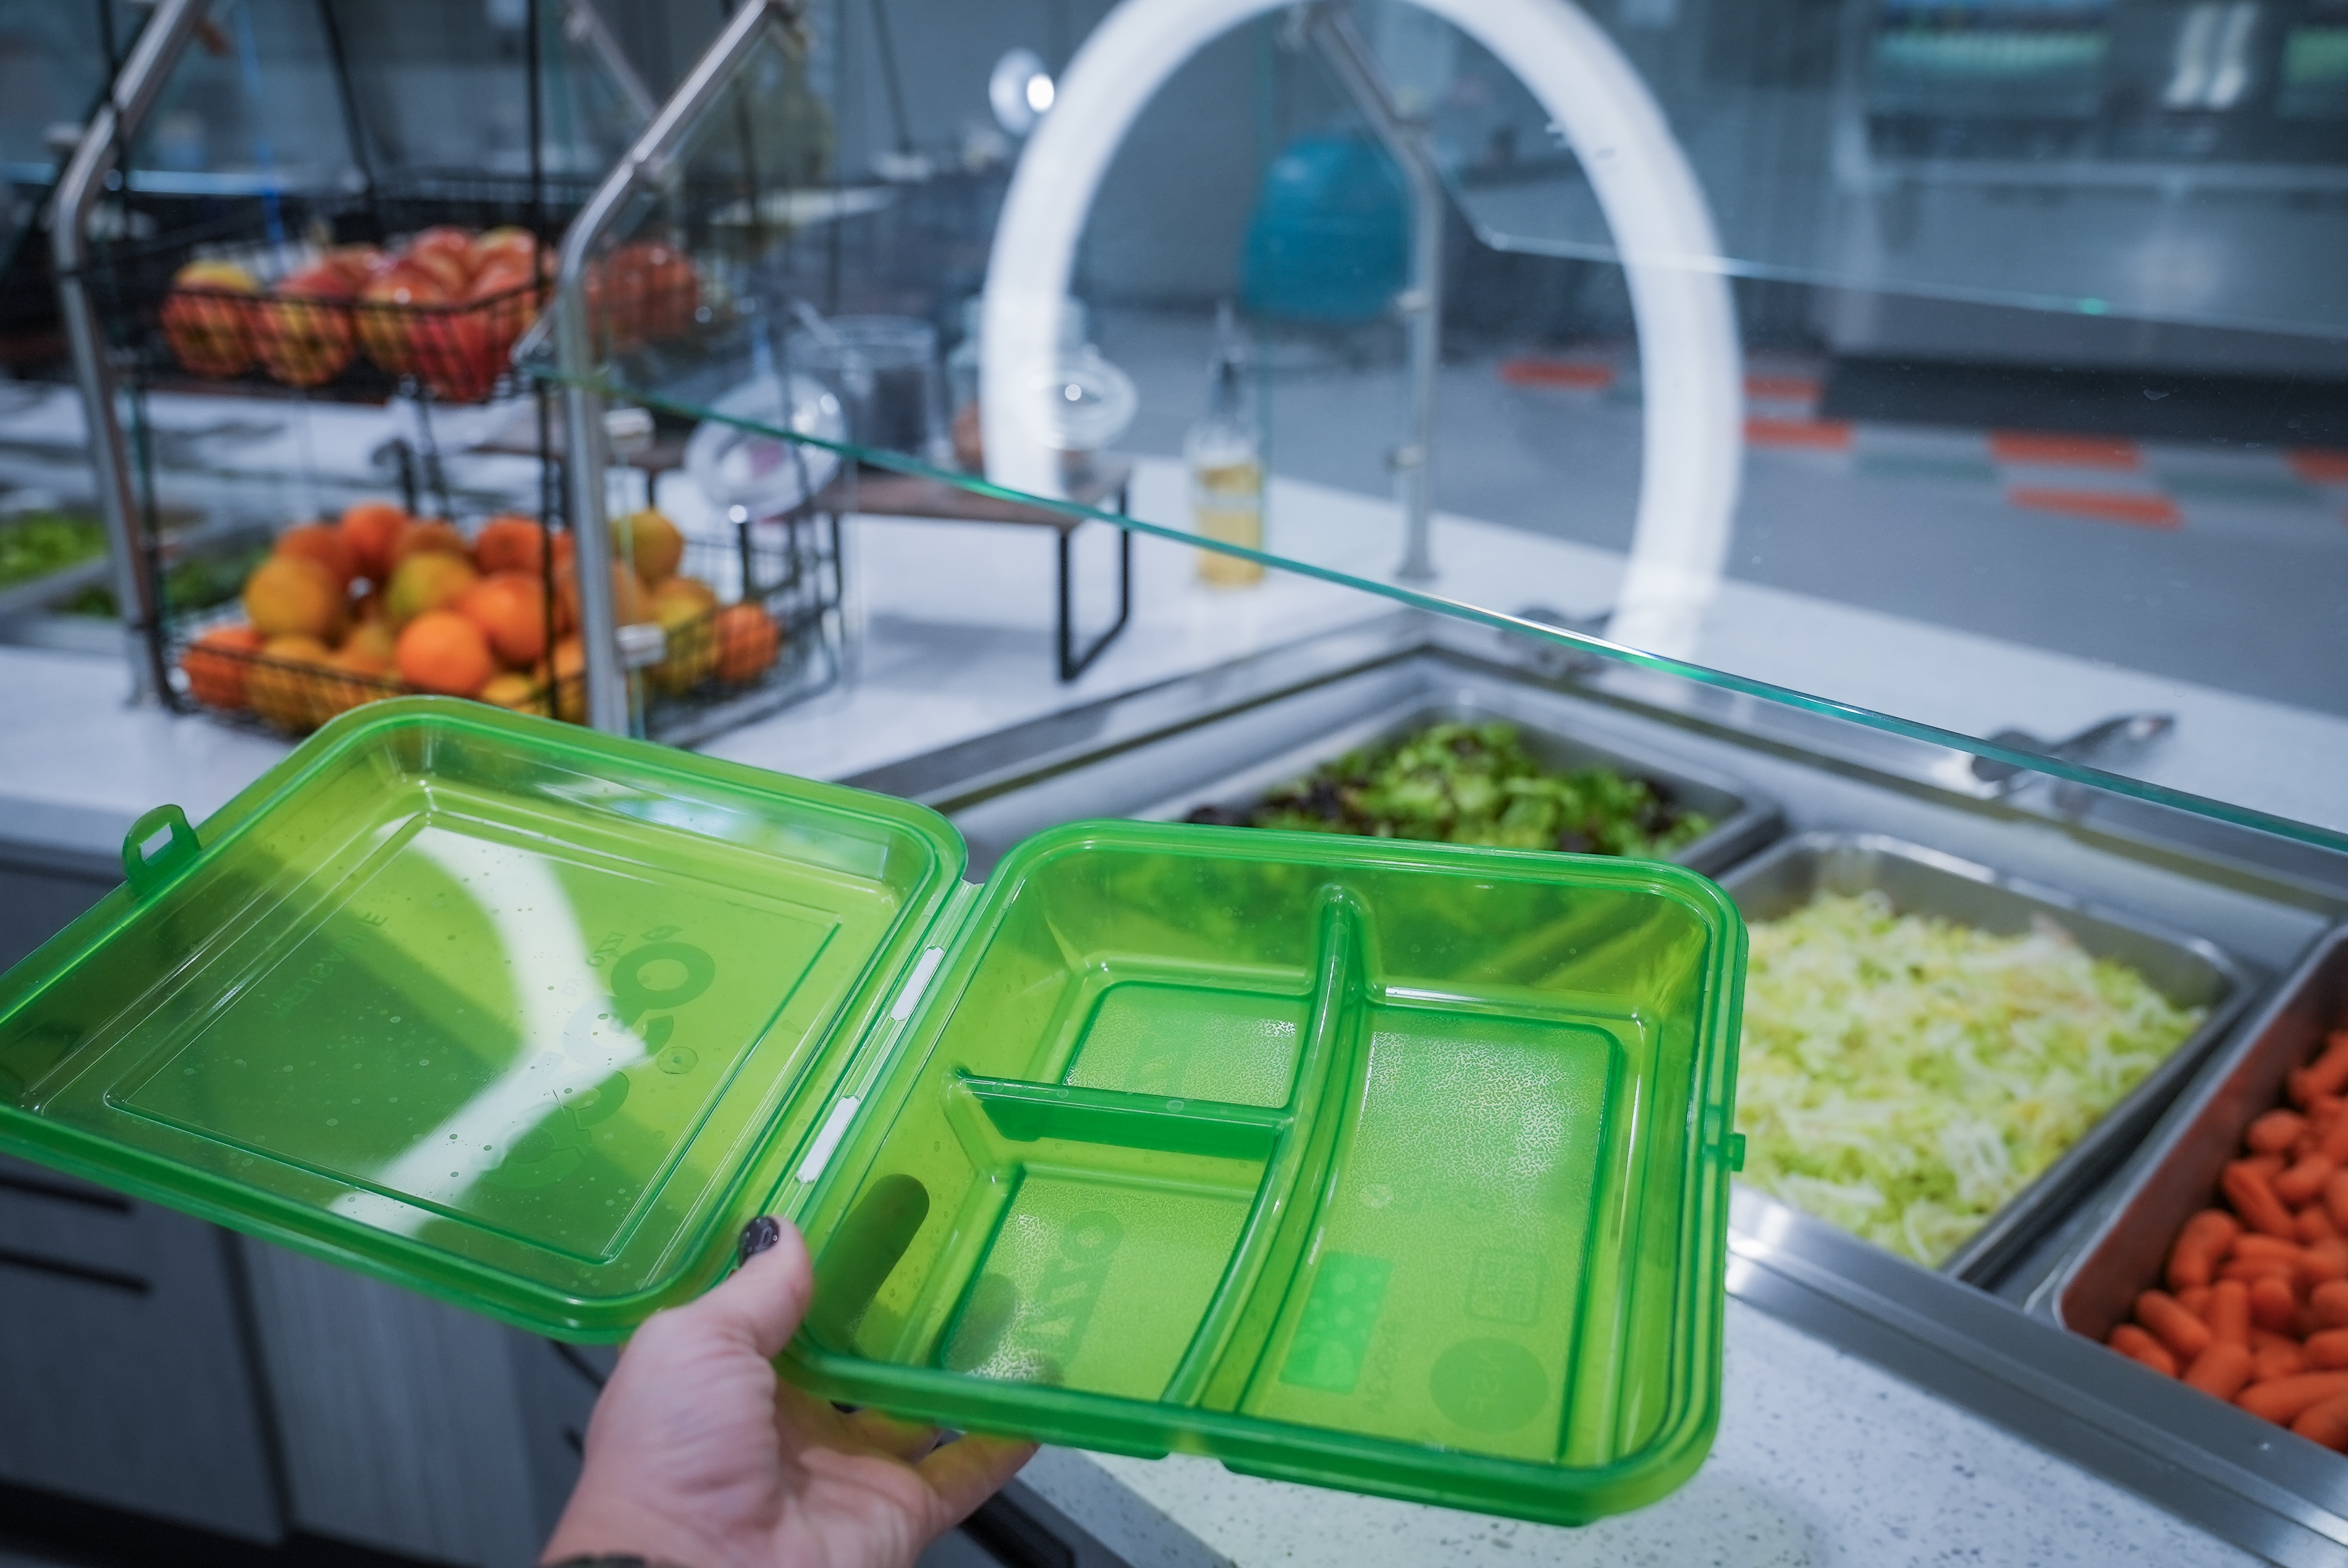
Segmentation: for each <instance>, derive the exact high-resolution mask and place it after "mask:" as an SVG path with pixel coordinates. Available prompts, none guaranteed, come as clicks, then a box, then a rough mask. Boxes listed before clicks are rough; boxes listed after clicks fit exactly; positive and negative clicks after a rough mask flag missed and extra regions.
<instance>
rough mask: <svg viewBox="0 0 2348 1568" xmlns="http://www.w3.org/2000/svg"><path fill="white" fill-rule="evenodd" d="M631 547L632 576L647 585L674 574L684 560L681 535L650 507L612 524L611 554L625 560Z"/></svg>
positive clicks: (662, 581)
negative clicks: (642, 580)
mask: <svg viewBox="0 0 2348 1568" xmlns="http://www.w3.org/2000/svg"><path fill="white" fill-rule="evenodd" d="M632 547H633V555H634V563H635V568H636V575H637V576H639V577H641V578H643V579H644V585H645V586H646V587H648V588H651V587H657V586H659V585H660V584H661V583H665V582H667V581H668V580H669V579H670V578H672V577H674V576H675V575H676V569H677V567H678V566H679V565H681V564H683V562H684V561H685V535H684V534H683V533H682V532H681V531H678V529H677V526H676V524H675V523H673V522H671V521H669V520H668V519H667V518H665V517H664V516H662V515H661V514H660V513H659V512H657V511H653V510H652V509H651V508H650V507H646V508H645V509H644V511H640V512H636V513H634V514H633V515H632V516H630V517H627V518H625V519H623V520H622V521H620V522H617V523H615V524H613V528H612V551H613V554H614V555H615V556H618V557H620V558H622V559H626V558H627V557H628V555H629V552H630V550H631V548H632Z"/></svg>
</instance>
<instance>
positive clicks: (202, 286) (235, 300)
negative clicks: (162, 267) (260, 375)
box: [160, 262, 261, 376]
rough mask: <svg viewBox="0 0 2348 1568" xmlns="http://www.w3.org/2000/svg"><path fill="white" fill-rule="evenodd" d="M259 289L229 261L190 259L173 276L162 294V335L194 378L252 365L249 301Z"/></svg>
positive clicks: (231, 373)
mask: <svg viewBox="0 0 2348 1568" xmlns="http://www.w3.org/2000/svg"><path fill="white" fill-rule="evenodd" d="M260 292H261V285H260V284H258V283H256V282H255V281H254V280H253V276H252V273H249V272H247V271H245V270H244V269H243V268H242V267H241V266H238V265H237V264H236V263H234V262H190V263H188V264H187V265H186V266H183V267H181V268H180V270H179V271H178V272H177V273H173V274H172V277H171V288H170V293H169V294H165V295H164V296H163V309H162V312H161V315H160V321H161V324H162V327H163V337H164V340H165V341H166V342H168V343H169V344H170V346H171V353H172V354H173V355H174V356H177V358H178V359H179V361H180V364H181V365H182V366H186V367H187V368H188V369H190V370H191V371H193V372H194V373H195V374H197V375H198V376H236V375H241V374H242V373H243V372H244V371H246V370H248V369H250V368H252V358H253V354H252V323H251V321H250V320H249V319H248V317H247V315H246V313H247V312H248V311H249V310H250V309H251V308H252V304H251V302H250V300H249V299H245V298H240V297H237V296H240V295H253V294H259V293H260Z"/></svg>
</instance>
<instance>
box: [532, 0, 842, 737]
mask: <svg viewBox="0 0 2348 1568" xmlns="http://www.w3.org/2000/svg"><path fill="white" fill-rule="evenodd" d="M799 9H800V8H799V5H798V0H755V3H754V4H751V5H744V6H743V7H742V8H741V9H740V10H739V11H736V13H735V14H734V18H733V20H732V21H730V22H729V23H727V24H726V30H725V31H724V32H723V33H720V34H719V35H718V36H717V41H716V42H715V43H713V44H712V45H710V46H709V48H708V50H707V52H706V53H705V54H704V55H703V56H702V57H701V59H700V62H699V63H698V64H696V65H695V67H693V70H692V72H691V74H690V75H688V76H687V77H685V80H684V81H683V82H682V83H680V84H679V85H678V87H677V89H676V91H675V93H674V94H672V95H671V96H670V98H669V100H668V102H667V103H666V104H664V105H663V106H662V108H661V111H660V113H659V115H658V116H657V117H655V118H654V120H653V122H652V124H651V125H649V126H647V127H645V128H644V135H642V136H640V137H638V138H637V139H636V144H635V146H633V148H630V149H629V150H628V155H627V156H626V157H625V158H623V159H622V160H620V161H619V163H618V165H617V166H616V167H614V168H613V170H612V172H611V173H610V174H609V175H607V176H605V177H604V180H603V183H602V185H600V186H598V187H597V188H596V191H595V194H594V195H593V196H592V197H590V198H589V199H588V201H587V205H586V207H585V208H584V209H583V210H582V211H581V212H580V214H579V216H578V217H577V218H576V219H574V220H572V224H571V227H570V230H569V231H568V232H565V233H564V235H563V236H562V248H561V261H560V263H559V264H558V266H557V268H556V270H555V291H556V300H555V311H554V315H555V323H554V351H555V364H556V366H557V367H558V370H559V372H560V375H561V380H562V412H563V422H564V428H565V433H566V436H567V438H568V451H569V459H568V461H567V462H566V463H565V465H564V474H563V478H564V481H565V482H566V483H567V484H568V485H569V486H570V488H571V534H572V542H573V545H574V548H575V551H576V554H577V569H578V573H579V635H580V641H581V642H582V645H584V648H585V652H586V655H587V657H586V672H585V673H586V679H587V705H586V706H587V722H588V723H589V724H590V725H592V726H593V727H595V728H597V729H601V730H605V731H608V732H609V733H611V734H614V735H622V734H625V733H626V732H627V730H628V727H629V725H628V690H627V681H626V676H625V674H624V672H623V671H622V669H621V667H620V639H619V623H618V620H617V618H616V614H615V611H614V607H613V602H612V535H611V519H610V516H609V514H608V512H607V511H606V509H605V507H604V504H603V503H604V493H603V486H604V470H605V469H606V468H607V466H608V463H609V458H608V456H607V453H606V450H605V439H604V429H603V413H604V409H603V396H602V393H601V392H599V391H596V390H595V389H594V388H593V387H592V386H590V384H589V379H590V377H592V374H593V371H594V364H595V344H594V330H593V324H592V322H590V321H589V320H588V315H587V293H586V283H587V263H588V260H589V258H590V256H591V255H592V251H593V247H594V244H595V242H596V240H597V239H598V238H599V237H600V236H601V235H602V232H603V231H604V229H605V228H606V227H607V226H608V225H609V224H610V223H611V222H612V221H613V218H615V217H616V216H617V215H618V213H619V211H620V209H621V207H622V205H623V203H624V202H625V201H627V199H628V198H629V197H630V196H631V195H633V194H634V192H635V191H636V190H637V188H638V187H639V186H641V185H643V184H644V183H646V182H647V181H657V180H659V179H661V178H662V177H663V176H664V175H665V174H666V173H667V172H668V166H669V160H670V159H671V157H672V156H673V155H674V154H675V150H676V147H677V143H678V142H680V141H681V140H683V139H684V138H685V132H686V130H687V129H690V128H691V125H692V123H693V121H694V120H695V119H696V118H698V116H699V115H700V113H701V111H702V110H703V109H705V108H708V107H709V104H710V102H711V101H712V100H713V99H715V98H716V97H717V95H718V94H719V93H720V92H722V91H724V90H725V88H726V86H727V85H728V84H729V83H731V82H732V80H733V78H734V77H735V75H736V73H737V72H739V71H740V69H741V68H742V67H743V66H744V65H745V64H747V61H748V60H749V58H750V56H751V54H752V52H753V51H754V50H755V49H756V48H757V46H758V45H759V44H760V43H762V42H764V41H765V40H766V38H767V29H768V28H770V27H772V28H779V29H781V30H782V31H783V32H784V33H786V34H787V35H788V36H793V37H796V36H798V28H799ZM530 346H531V345H530V342H529V340H528V339H525V340H524V342H523V343H521V344H518V345H516V346H515V350H514V352H515V356H516V358H517V359H520V358H522V357H524V356H527V354H528V353H529V351H530Z"/></svg>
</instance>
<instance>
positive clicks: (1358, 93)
mask: <svg viewBox="0 0 2348 1568" xmlns="http://www.w3.org/2000/svg"><path fill="white" fill-rule="evenodd" d="M1298 20H1299V22H1300V23H1301V25H1302V29H1303V34H1304V36H1306V37H1307V38H1309V39H1311V41H1312V43H1313V47H1314V48H1315V49H1316V50H1318V51H1319V53H1320V55H1321V57H1322V58H1323V59H1324V60H1326V61H1327V62H1328V63H1329V67H1330V68H1331V69H1332V70H1333V71H1334V72H1335V73H1336V77H1337V79H1338V81H1339V82H1341V83H1343V84H1344V88H1345V92H1346V96H1348V97H1349V98H1352V99H1353V100H1354V107H1355V108H1359V109H1360V110H1361V111H1362V118H1363V119H1366V120H1368V121H1369V122H1370V129H1371V130H1373V131H1374V132H1375V133H1376V135H1377V139H1378V140H1379V141H1381V142H1382V143H1384V144H1385V150H1386V152H1387V154H1388V155H1389V156H1390V157H1392V158H1393V159H1394V160H1395V163H1396V164H1397V165H1398V166H1400V168H1401V170H1402V172H1403V178H1404V180H1405V181H1406V182H1407V183H1408V185H1409V186H1410V286H1409V287H1408V288H1407V289H1406V291H1405V292H1404V293H1403V294H1402V296H1401V297H1400V298H1399V299H1397V300H1395V314H1396V315H1400V316H1401V317H1402V319H1403V331H1404V334H1405V335H1406V344H1407V347H1406V354H1407V357H1408V363H1409V382H1410V439H1409V440H1408V441H1407V442H1406V443H1405V444H1404V445H1402V446H1400V447H1397V448H1395V449H1394V451H1393V453H1392V455H1391V456H1390V458H1389V459H1388V462H1389V463H1390V465H1391V466H1392V467H1393V469H1394V470H1395V489H1396V490H1398V491H1399V492H1400V495H1399V497H1398V498H1397V499H1399V500H1401V502H1402V521H1403V552H1402V563H1401V564H1400V565H1399V566H1397V567H1395V578H1396V579H1397V580H1398V581H1401V582H1404V583H1427V582H1431V581H1433V580H1434V577H1435V562H1433V560H1432V559H1431V558H1430V557H1429V555H1428V553H1427V514H1428V512H1429V511H1430V509H1431V508H1432V506H1433V503H1434V474H1433V471H1432V470H1433V466H1434V462H1435V378H1436V375H1437V372H1438V371H1439V370H1440V369H1441V368H1442V364H1443V344H1442V337H1443V220H1444V215H1445V214H1446V213H1447V212H1448V211H1450V202H1449V201H1448V200H1447V198H1446V197H1445V195H1444V191H1443V175H1442V173H1441V171H1440V170H1437V168H1436V164H1435V155H1434V154H1433V153H1432V152H1430V151H1428V150H1427V146H1426V125H1425V123H1424V122H1423V121H1420V120H1416V119H1412V118H1411V117H1410V116H1408V115H1406V114H1405V113H1404V112H1403V110H1402V108H1401V106H1400V105H1398V104H1396V103H1395V99H1394V94H1393V93H1392V92H1391V91H1389V90H1388V89H1387V87H1386V81H1385V77H1384V75H1383V74H1381V73H1380V71H1379V70H1378V67H1377V61H1376V58H1375V57H1374V56H1373V55H1372V54H1371V53H1370V47H1369V46H1368V45H1367V44H1366V43H1365V42H1363V40H1362V35H1361V33H1360V32H1359V31H1358V30H1357V29H1356V28H1355V27H1354V21H1353V18H1352V16H1350V15H1347V13H1346V12H1345V10H1344V8H1343V7H1342V6H1339V5H1334V4H1331V3H1330V0H1322V3H1321V4H1319V5H1314V6H1313V8H1312V9H1311V10H1310V11H1308V12H1305V13H1303V14H1302V15H1300V16H1299V18H1298Z"/></svg>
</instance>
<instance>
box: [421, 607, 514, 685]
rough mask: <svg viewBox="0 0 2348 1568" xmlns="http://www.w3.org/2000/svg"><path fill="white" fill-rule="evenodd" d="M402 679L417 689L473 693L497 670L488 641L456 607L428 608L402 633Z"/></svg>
mask: <svg viewBox="0 0 2348 1568" xmlns="http://www.w3.org/2000/svg"><path fill="white" fill-rule="evenodd" d="M397 655H398V664H399V678H400V679H402V680H404V681H406V682H407V684H408V685H409V686H414V687H415V688H416V689H417V690H418V691H435V692H440V693H443V694H445V695H447V696H472V695H473V694H474V693H475V692H477V691H479V690H480V689H481V688H482V687H483V686H487V685H489V677H490V676H493V675H496V674H497V673H498V662H497V660H496V658H495V657H493V656H492V655H490V653H489V638H487V637H485V636H483V635H482V634H481V629H480V628H479V626H476V625H475V624H473V623H472V622H470V621H468V620H467V619H465V617H464V616H462V615H459V614H457V612H455V611H454V610H427V611H426V612H425V613H424V614H421V615H418V616H417V617H416V619H414V620H413V621H410V622H409V623H408V624H407V626H406V627H405V628H403V629H402V630H401V632H400V634H399V644H398V648H397Z"/></svg>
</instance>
